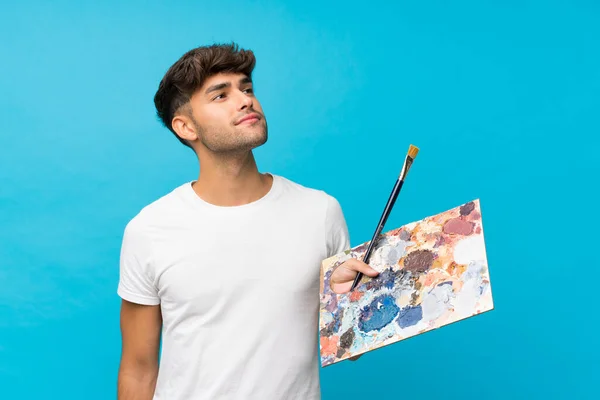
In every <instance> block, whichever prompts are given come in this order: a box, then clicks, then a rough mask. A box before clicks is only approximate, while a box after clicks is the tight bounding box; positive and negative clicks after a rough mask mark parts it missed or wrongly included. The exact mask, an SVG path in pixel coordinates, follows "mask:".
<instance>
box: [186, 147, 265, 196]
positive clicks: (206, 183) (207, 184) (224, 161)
mask: <svg viewBox="0 0 600 400" xmlns="http://www.w3.org/2000/svg"><path fill="white" fill-rule="evenodd" d="M272 180H273V178H272V176H270V175H268V174H261V173H260V172H259V171H258V168H257V166H256V161H255V159H254V155H253V154H252V152H248V153H246V154H243V155H238V156H231V157H227V158H222V157H220V158H218V159H217V158H215V157H210V158H208V157H201V158H200V174H199V176H198V180H197V181H196V182H194V184H193V185H192V187H193V189H194V191H195V192H196V194H197V195H198V196H199V197H200V198H201V199H202V200H204V201H206V202H208V203H210V204H214V205H217V206H222V207H232V206H240V205H244V204H248V203H252V202H254V201H257V200H259V199H260V198H262V197H263V196H265V195H266V194H267V193H268V192H269V190H270V189H271V185H272Z"/></svg>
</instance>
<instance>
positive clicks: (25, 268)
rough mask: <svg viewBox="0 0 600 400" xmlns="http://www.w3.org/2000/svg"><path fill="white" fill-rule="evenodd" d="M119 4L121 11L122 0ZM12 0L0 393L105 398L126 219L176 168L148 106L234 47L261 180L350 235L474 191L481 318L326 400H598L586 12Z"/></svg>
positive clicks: (4, 55) (180, 157)
mask: <svg viewBox="0 0 600 400" xmlns="http://www.w3.org/2000/svg"><path fill="white" fill-rule="evenodd" d="M123 3H125V4H123ZM390 3H391V2H387V1H377V0H376V1H369V2H366V3H365V2H352V1H350V2H348V1H344V2H342V1H336V2H325V3H321V2H317V1H251V2H248V1H244V2H241V1H240V2H232V1H219V2H217V1H212V2H198V1H196V2H192V1H188V2H171V1H169V2H167V1H165V2H158V1H129V2H116V1H105V2H83V1H52V2H42V1H39V2H34V1H22V2H12V3H11V4H10V5H3V6H2V11H1V16H0V35H1V37H2V40H1V41H0V54H1V60H2V61H1V63H0V93H1V96H0V110H1V113H2V114H1V118H0V132H1V139H2V141H1V146H0V226H1V230H0V284H1V289H0V398H2V399H19V400H21V399H42V398H43V399H61V400H80V399H86V400H96V399H98V400H100V399H103V400H104V399H111V398H115V394H116V373H117V367H118V362H119V352H120V336H119V322H118V312H119V298H118V297H117V295H116V286H117V282H118V257H119V249H120V244H121V242H120V241H121V237H122V232H123V228H124V226H125V224H126V223H127V221H128V220H129V219H130V218H132V217H133V216H134V215H135V213H136V212H137V211H139V209H140V208H141V207H143V206H144V205H146V204H148V203H149V202H151V201H153V200H154V199H156V198H157V197H159V196H161V195H163V194H165V193H167V192H168V191H170V190H171V189H172V188H174V187H175V186H177V185H179V184H180V183H182V182H184V181H186V180H190V179H193V178H195V177H196V176H197V173H198V169H197V168H198V167H197V165H196V160H195V158H194V156H193V154H192V153H191V152H190V151H189V150H188V149H186V148H184V147H183V146H182V145H180V144H179V142H178V141H177V140H176V139H175V138H174V137H173V136H172V135H171V133H170V132H168V131H167V130H166V129H165V128H163V127H161V126H160V124H159V123H158V121H157V119H156V117H155V114H154V113H155V110H154V108H153V103H152V97H153V95H154V92H155V90H156V88H157V85H158V82H159V80H160V79H161V77H162V75H163V74H164V72H165V71H166V69H167V68H168V67H169V66H170V65H171V64H172V63H173V62H174V61H175V60H176V59H177V58H178V57H179V56H181V55H182V54H183V53H184V52H185V51H187V50H189V49H191V48H192V47H196V46H198V45H203V44H209V43H213V42H229V41H232V40H233V41H236V42H238V43H239V44H240V45H241V46H244V47H248V48H251V49H253V50H254V51H255V53H256V56H257V59H258V62H257V67H256V72H255V76H254V78H255V84H256V90H257V96H258V97H259V99H260V101H261V102H262V104H263V107H264V109H265V112H266V115H267V118H268V121H269V127H270V139H269V142H268V143H267V144H266V145H265V146H264V147H261V148H260V149H258V150H257V151H256V157H257V160H258V163H259V166H260V168H261V170H262V171H271V172H274V173H277V174H281V175H284V176H287V177H288V178H290V179H293V180H296V181H297V182H299V183H301V184H304V185H307V186H311V187H316V188H320V189H324V190H326V191H328V192H329V193H331V194H332V195H334V196H336V197H337V198H338V199H339V201H340V203H341V204H342V207H343V208H344V211H345V213H346V218H347V221H348V224H349V227H350V233H351V235H352V244H353V245H357V244H359V243H362V242H364V241H366V240H369V239H370V236H371V234H372V231H373V229H374V228H375V224H376V223H377V220H378V219H379V215H380V213H381V210H382V208H383V206H384V204H385V201H386V200H387V196H388V194H389V191H390V190H391V188H392V185H393V183H394V180H395V179H396V177H397V174H398V172H399V170H400V167H401V163H402V159H403V157H404V155H405V153H406V150H407V148H408V145H409V144H411V143H413V144H415V145H417V146H419V147H420V148H421V152H420V154H419V157H418V158H417V161H416V163H415V165H414V167H413V169H412V170H411V173H410V175H409V179H408V181H407V184H406V185H405V187H404V189H403V191H402V194H401V195H400V197H399V199H398V202H397V204H396V207H395V209H394V212H393V214H392V216H391V217H390V219H389V222H388V225H387V227H388V228H390V227H393V226H399V225H401V224H404V223H407V222H411V221H414V220H418V219H421V218H423V217H426V216H428V215H432V214H435V213H438V212H441V211H444V210H447V209H449V208H451V207H455V206H457V205H460V204H462V203H464V202H467V201H469V200H472V199H475V198H479V199H481V206H482V210H483V218H484V227H485V235H486V241H487V253H488V257H489V259H488V262H489V267H490V271H491V276H492V289H493V294H494V302H495V307H496V308H495V310H493V311H491V312H489V313H486V314H483V315H480V316H477V317H475V318H471V319H468V320H465V321H463V322H459V323H457V324H453V325H451V326H447V327H444V328H442V329H439V330H436V331H433V332H429V333H426V334H423V335H420V336H418V337H415V338H412V339H409V340H407V341H405V342H402V343H399V344H395V345H393V346H388V347H386V348H384V349H380V350H378V351H375V352H373V353H370V354H367V355H365V356H364V357H363V358H361V359H360V360H359V361H358V362H355V363H351V362H344V363H340V364H337V365H334V366H331V367H327V368H325V369H323V370H322V371H321V372H322V387H323V398H324V399H325V400H334V399H362V398H369V399H408V398H420V399H427V398H432V399H433V398H444V399H463V400H467V399H482V398H485V399H505V398H528V399H532V398H544V399H548V398H564V399H575V398H577V399H582V398H592V397H595V398H597V397H596V396H597V394H596V393H595V391H596V389H595V386H596V381H597V379H598V377H599V376H600V367H599V364H600V361H599V360H600V350H599V346H598V342H597V339H596V334H595V332H596V329H597V328H598V325H599V315H600V312H598V310H597V300H596V299H597V297H596V294H597V293H596V292H597V290H598V289H597V285H596V284H595V281H596V280H597V276H596V275H597V273H598V266H599V265H600V263H599V261H598V255H597V251H596V250H595V249H596V248H597V240H598V239H597V236H596V235H597V231H596V228H597V226H598V222H599V221H598V217H597V211H596V210H595V206H596V205H597V203H598V195H597V191H596V186H597V183H598V173H599V172H600V168H599V163H598V161H597V160H596V159H594V157H596V156H597V154H596V153H598V150H599V148H600V146H599V145H600V141H599V139H598V134H599V133H600V122H599V118H598V110H599V109H600V95H599V93H600V52H599V50H598V41H599V39H600V6H599V5H598V3H597V2H594V1H592V0H588V1H585V0H570V1H567V0H564V1H541V0H538V1H527V2H522V1H508V0H503V1H495V2H494V1H458V2H443V1H432V0H424V1H419V2H416V1H413V2H408V1H403V2H396V4H395V5H391V4H390Z"/></svg>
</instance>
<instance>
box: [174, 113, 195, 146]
mask: <svg viewBox="0 0 600 400" xmlns="http://www.w3.org/2000/svg"><path fill="white" fill-rule="evenodd" d="M171 126H172V127H173V130H174V131H175V133H177V136H179V137H180V138H182V139H184V140H187V141H188V142H193V141H194V140H196V139H198V133H197V132H196V127H195V126H194V124H193V123H192V119H191V118H190V117H189V116H187V115H185V114H180V113H178V114H175V116H174V117H173V120H172V121H171Z"/></svg>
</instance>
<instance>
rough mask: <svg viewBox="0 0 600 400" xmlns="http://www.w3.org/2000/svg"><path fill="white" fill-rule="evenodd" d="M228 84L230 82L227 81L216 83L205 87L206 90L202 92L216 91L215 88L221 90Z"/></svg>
mask: <svg viewBox="0 0 600 400" xmlns="http://www.w3.org/2000/svg"><path fill="white" fill-rule="evenodd" d="M229 86H231V84H230V83H229V82H225V83H217V84H216V85H212V86H209V87H208V89H206V91H205V92H204V94H209V93H210V92H216V91H217V90H222V89H225V88H226V87H229Z"/></svg>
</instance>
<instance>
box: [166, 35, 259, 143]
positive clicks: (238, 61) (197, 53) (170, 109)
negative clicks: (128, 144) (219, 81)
mask: <svg viewBox="0 0 600 400" xmlns="http://www.w3.org/2000/svg"><path fill="white" fill-rule="evenodd" d="M255 64H256V59H255V57H254V53H253V52H252V51H251V50H244V49H239V47H238V45H237V44H235V43H231V44H213V45H210V46H201V47H197V48H195V49H192V50H190V51H188V52H187V53H185V54H184V55H183V56H181V58H180V59H179V60H177V62H175V64H173V65H172V66H171V68H169V70H168V71H167V73H166V74H165V76H164V77H163V79H162V80H161V82H160V85H159V86H158V90H157V91H156V94H155V95H154V105H155V106H156V112H157V115H158V117H159V118H160V120H161V121H162V123H163V125H165V126H166V127H167V128H168V129H169V130H170V131H171V132H172V133H173V134H174V135H175V137H177V138H178V139H179V141H180V142H181V143H183V144H184V145H186V146H188V147H191V146H190V145H189V144H188V143H187V141H186V140H184V139H182V138H180V137H179V136H178V135H177V134H176V133H175V130H174V129H173V126H172V125H171V121H172V120H173V117H174V116H175V114H176V113H177V112H178V111H181V109H182V108H183V107H185V106H187V105H188V103H189V100H190V98H191V97H192V95H193V94H194V92H195V91H196V90H198V89H199V88H200V87H201V86H202V85H203V84H204V82H205V81H206V79H207V78H209V77H211V76H213V75H216V74H218V73H236V74H237V73H241V74H245V75H247V76H248V77H249V78H250V79H252V71H253V70H254V66H255Z"/></svg>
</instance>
